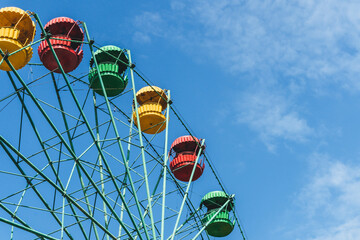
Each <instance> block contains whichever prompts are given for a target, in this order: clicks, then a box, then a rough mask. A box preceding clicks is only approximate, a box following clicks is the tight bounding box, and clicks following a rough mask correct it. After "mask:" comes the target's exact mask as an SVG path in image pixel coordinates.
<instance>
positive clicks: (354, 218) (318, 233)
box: [298, 154, 360, 240]
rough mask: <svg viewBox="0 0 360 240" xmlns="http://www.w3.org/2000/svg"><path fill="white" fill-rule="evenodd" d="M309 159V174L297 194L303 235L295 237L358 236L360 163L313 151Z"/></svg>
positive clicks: (329, 239)
mask: <svg viewBox="0 0 360 240" xmlns="http://www.w3.org/2000/svg"><path fill="white" fill-rule="evenodd" d="M310 160H311V164H312V177H310V179H309V181H308V183H307V184H306V186H305V187H303V188H302V190H301V191H300V193H299V195H298V203H299V206H300V208H301V211H302V212H303V215H304V216H305V221H304V223H303V226H302V231H303V232H304V233H306V234H304V236H303V237H298V239H308V240H325V239H326V240H345V239H346V240H357V239H359V234H360V216H359V211H360V191H359V189H360V166H359V165H354V164H346V163H344V162H341V161H339V160H333V159H331V158H330V157H329V156H328V155H324V154H314V155H313V156H312V157H311V159H310ZM304 226H306V227H304Z"/></svg>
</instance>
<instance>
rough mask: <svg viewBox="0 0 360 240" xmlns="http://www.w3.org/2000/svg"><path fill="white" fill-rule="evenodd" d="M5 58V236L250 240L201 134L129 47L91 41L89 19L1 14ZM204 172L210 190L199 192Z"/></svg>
mask: <svg viewBox="0 0 360 240" xmlns="http://www.w3.org/2000/svg"><path fill="white" fill-rule="evenodd" d="M36 29H38V31H40V37H39V39H37V40H36V39H35V37H36V34H35V33H36ZM36 47H37V54H38V59H39V60H40V61H41V63H34V62H31V59H33V55H35V54H36V53H34V50H33V48H36ZM84 52H88V53H90V62H86V61H84V59H85V58H84ZM0 54H1V56H0V69H1V70H3V71H2V73H1V74H2V75H1V76H2V77H1V81H2V90H1V91H0V94H1V96H0V99H1V100H0V114H1V119H2V122H3V124H2V128H1V131H0V159H1V164H0V181H1V184H2V190H1V191H0V232H1V238H2V239H76V240H77V239H89V240H90V239H140V240H141V239H144V240H145V239H147V240H149V239H161V240H163V239H171V240H172V239H214V238H217V237H225V236H228V235H229V234H231V233H232V232H234V231H238V233H240V234H241V236H242V238H243V239H245V236H244V234H243V231H242V229H241V226H240V223H239V220H238V216H237V214H236V206H235V202H234V195H233V194H230V193H228V192H226V189H225V187H224V186H223V184H222V183H221V181H220V180H219V179H220V178H219V176H217V174H216V172H215V170H214V167H213V166H212V164H211V162H210V161H209V160H208V157H207V155H206V144H205V139H203V138H200V137H199V136H194V134H193V133H192V132H191V131H190V130H189V127H187V125H186V124H185V123H184V121H183V120H182V118H181V117H180V115H179V113H178V112H177V111H176V110H175V109H174V107H173V105H172V101H171V95H170V90H165V89H162V88H160V87H158V86H154V85H152V84H150V83H149V81H148V80H146V78H145V77H144V76H142V75H141V74H140V73H139V71H138V70H137V67H136V66H135V65H134V64H133V62H132V59H131V52H130V50H127V49H123V48H120V47H118V46H114V45H107V46H101V45H98V44H97V43H95V42H94V41H93V40H91V38H90V36H89V32H88V30H87V27H86V24H85V23H84V22H80V21H75V20H73V19H71V18H68V17H55V18H54V19H52V20H51V21H49V22H48V23H46V24H45V25H43V24H42V23H41V21H40V18H39V16H38V15H37V14H35V13H33V12H30V11H24V10H22V9H19V8H16V7H5V8H2V9H0ZM80 64H81V65H87V66H89V70H86V73H83V72H79V71H78V67H79V65H80ZM170 119H171V121H170ZM172 123H174V124H172ZM170 126H175V127H176V128H177V129H182V132H183V135H180V136H178V137H177V138H175V139H169V129H170ZM205 176H206V178H207V181H206V184H207V185H208V186H207V187H209V186H211V188H212V189H213V190H214V191H210V192H201V187H200V186H199V185H198V184H197V183H198V182H199V179H201V178H204V177H205ZM199 184H200V183H199ZM195 189H196V191H195ZM193 192H197V193H198V195H195V194H193Z"/></svg>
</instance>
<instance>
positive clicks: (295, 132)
mask: <svg viewBox="0 0 360 240" xmlns="http://www.w3.org/2000/svg"><path fill="white" fill-rule="evenodd" d="M237 121H238V122H239V123H246V124H248V125H249V126H250V127H251V128H252V129H253V130H255V131H257V132H258V133H259V135H260V137H261V139H262V140H263V141H264V143H265V144H266V146H267V147H268V149H269V150H270V151H274V150H275V148H276V140H278V139H285V140H291V141H296V142H303V141H305V140H306V139H307V137H309V135H311V134H312V133H313V130H312V129H311V128H310V127H309V126H308V124H307V122H306V120H305V119H304V118H302V117H300V116H299V113H298V112H297V111H296V109H295V108H294V106H292V104H291V100H290V99H287V98H286V97H284V96H282V95H279V94H276V93H275V92H270V91H264V90H258V91H255V92H250V93H247V94H245V95H244V97H243V98H242V99H241V100H240V101H239V105H238V108H237Z"/></svg>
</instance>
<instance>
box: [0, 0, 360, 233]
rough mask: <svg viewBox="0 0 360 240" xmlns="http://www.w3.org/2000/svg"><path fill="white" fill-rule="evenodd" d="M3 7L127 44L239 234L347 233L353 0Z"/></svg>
mask: <svg viewBox="0 0 360 240" xmlns="http://www.w3.org/2000/svg"><path fill="white" fill-rule="evenodd" d="M2 5H3V6H11V5H14V6H18V7H21V8H23V9H29V10H31V11H33V12H36V13H37V14H38V15H39V16H40V18H41V20H42V21H43V24H45V23H46V22H47V21H48V20H50V19H52V18H54V17H57V16H68V17H71V18H73V19H79V20H82V21H85V22H86V23H87V26H88V28H89V31H90V35H91V36H92V37H93V38H94V39H95V41H96V42H97V43H99V44H103V45H106V44H114V45H118V46H120V47H124V48H128V49H131V51H132V54H133V59H134V61H135V62H136V66H137V67H138V68H139V69H140V70H141V71H142V72H143V73H144V74H145V75H146V76H147V77H148V78H149V79H150V80H151V81H152V82H154V83H155V84H157V85H158V86H160V87H163V88H167V89H171V93H172V97H173V101H174V103H175V105H176V107H177V109H178V110H179V111H180V112H181V113H182V115H183V116H184V118H185V119H186V121H187V122H188V123H189V125H190V126H191V128H192V129H193V130H194V132H195V133H196V134H197V136H198V137H204V138H206V142H207V147H208V148H207V150H208V153H209V155H210V157H211V159H212V161H213V163H214V165H215V166H216V168H217V170H218V173H219V175H220V176H221V179H222V180H223V182H224V183H225V185H226V186H227V188H228V189H229V191H231V192H232V193H235V194H236V196H237V201H236V203H237V206H238V211H239V215H240V219H241V220H242V223H243V225H244V228H245V231H246V233H247V236H248V239H250V240H251V239H253V240H255V239H278V240H287V239H296V240H323V239H326V240H344V239H347V240H355V239H358V236H359V235H360V230H359V229H360V217H359V215H358V214H357V212H358V211H359V210H360V200H359V199H360V196H359V190H358V189H359V188H360V171H359V170H360V165H359V150H358V143H359V140H360V138H359V134H358V129H359V127H358V123H359V120H360V114H358V112H359V107H358V102H359V100H360V95H359V92H360V81H359V77H358V76H359V73H360V68H359V66H358V64H359V60H360V54H359V48H360V45H359V42H360V41H359V34H358V31H359V29H360V16H359V14H358V12H359V10H360V3H359V2H358V1H335V0H327V1H324V0H318V1H311V0H303V1H283V0H279V1H259V0H253V1H236V0H223V1H200V0H193V1H187V0H184V1H180V0H178V1H177V0H172V1H152V2H148V1H132V2H129V1H108V2H106V4H101V3H100V2H99V1H91V2H89V1H82V0H81V1H62V4H61V5H60V4H59V2H58V1H26V2H24V1H16V0H15V1H14V0H13V1H7V0H5V1H2ZM85 65H86V64H85V63H84V62H83V63H82V66H83V67H84V68H85V69H86V68H87V66H85ZM202 183H203V184H205V182H202ZM239 236H240V235H239V233H238V232H234V233H233V234H232V235H230V236H229V238H227V239H240V237H239Z"/></svg>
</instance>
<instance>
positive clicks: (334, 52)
mask: <svg viewBox="0 0 360 240" xmlns="http://www.w3.org/2000/svg"><path fill="white" fill-rule="evenodd" d="M359 11H360V2H359V1H354V0H353V1H337V0H319V1H311V0H307V1H306V0H305V1H304V0H298V1H285V0H279V1H260V0H253V1H242V0H223V1H216V0H212V1H208V0H206V1H205V0H196V1H182V2H179V1H172V2H171V10H169V11H167V12H165V11H163V12H161V13H156V14H155V16H152V15H151V14H150V13H144V14H143V15H141V16H139V17H138V20H139V19H141V20H143V21H142V22H141V21H138V24H137V26H138V27H139V28H141V29H142V30H143V31H144V32H145V33H146V34H148V35H149V36H151V35H155V36H162V37H164V38H168V39H171V40H173V41H175V43H176V44H179V45H180V46H182V47H183V48H186V49H191V52H192V53H194V51H195V52H200V51H201V54H197V55H199V56H204V54H205V55H210V56H212V57H213V59H215V60H216V61H218V62H219V63H220V64H222V65H223V66H224V67H226V69H228V70H230V71H232V72H235V73H238V72H248V73H251V74H253V75H262V74H263V73H264V69H265V70H268V71H271V72H272V74H273V77H275V78H277V79H278V78H281V79H290V78H305V79H306V80H307V81H308V83H309V84H310V85H311V86H312V88H314V89H315V90H316V88H318V87H319V88H320V87H322V86H323V85H324V83H326V84H329V83H331V84H339V85H340V86H341V87H343V88H347V89H355V90H359V89H360V81H358V76H359V74H360V68H359V67H358V65H359V64H358V63H359V60H360V54H359V50H360V41H359V40H360V36H359V34H358V32H359V30H360V21H359V20H360V16H359V14H358V12H359ZM149 14H150V15H149ZM149 16H150V18H149ZM159 19H162V21H161V22H160V21H159ZM140 22H141V23H140ZM165 22H166V24H164V23H165ZM150 25H151V26H150ZM195 55H196V54H195ZM268 71H266V74H268Z"/></svg>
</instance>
